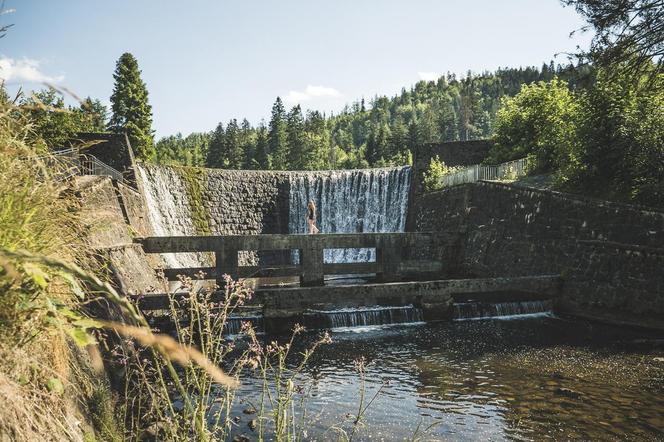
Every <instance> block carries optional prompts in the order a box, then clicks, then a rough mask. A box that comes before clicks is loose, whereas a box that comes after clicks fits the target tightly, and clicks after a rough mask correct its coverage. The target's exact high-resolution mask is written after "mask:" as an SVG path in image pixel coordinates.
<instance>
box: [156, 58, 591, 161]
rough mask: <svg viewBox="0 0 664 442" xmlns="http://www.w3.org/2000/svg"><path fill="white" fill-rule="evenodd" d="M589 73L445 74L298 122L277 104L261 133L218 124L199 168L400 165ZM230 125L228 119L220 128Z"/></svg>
mask: <svg viewBox="0 0 664 442" xmlns="http://www.w3.org/2000/svg"><path fill="white" fill-rule="evenodd" d="M592 74H593V71H592V69H591V68H590V67H587V66H584V67H580V68H575V67H573V66H566V67H562V66H560V65H559V66H557V67H556V66H554V65H553V63H550V64H544V65H543V66H542V67H541V68H540V69H538V68H535V67H527V68H519V69H501V70H498V71H496V72H494V73H488V72H487V73H483V74H481V75H473V74H471V73H470V72H469V73H468V74H467V76H465V77H464V78H460V79H457V77H456V76H454V75H451V74H450V75H447V76H445V77H441V78H440V79H439V80H438V81H435V82H434V81H431V82H426V81H420V82H418V83H417V84H415V86H413V87H412V88H411V89H410V90H406V89H403V90H402V91H401V93H400V94H398V95H396V96H394V97H386V96H376V97H374V98H373V99H372V100H371V102H370V103H369V106H367V103H366V102H365V100H364V99H362V100H360V101H359V102H355V103H353V104H352V105H351V106H347V107H345V108H344V109H343V110H342V111H341V112H340V113H339V114H337V115H330V116H327V117H326V116H325V115H323V114H321V113H320V112H315V111H313V112H312V111H309V112H307V114H306V115H305V117H304V118H303V116H302V110H301V108H300V106H299V105H298V106H295V107H294V108H292V109H291V110H290V111H289V112H286V109H285V108H284V105H283V102H282V101H281V99H280V98H277V99H276V101H275V103H274V105H273V107H272V115H271V118H270V122H269V124H268V127H265V124H262V123H261V124H259V126H258V127H252V126H251V125H250V124H249V122H247V121H246V120H244V121H243V123H242V125H241V128H240V131H239V134H240V135H239V136H238V137H237V138H238V141H231V142H230V144H228V143H226V135H227V131H228V129H224V127H223V126H222V125H221V124H220V125H218V126H217V128H216V129H215V130H214V131H213V132H211V133H210V134H209V137H210V149H209V151H208V154H207V159H206V165H207V166H208V167H235V165H234V164H236V161H235V160H233V159H232V158H231V157H234V156H236V155H235V154H231V153H230V152H233V151H235V150H236V149H239V151H242V153H243V161H242V165H241V167H243V168H245V169H290V170H295V169H304V170H309V169H329V168H334V169H337V168H360V167H368V166H391V165H404V164H407V163H408V162H409V161H410V160H409V158H412V155H413V154H415V153H416V152H417V151H418V149H419V148H420V146H422V145H423V144H425V143H431V142H440V141H455V140H468V139H476V138H486V137H488V136H490V135H491V134H492V133H493V126H494V119H495V116H496V113H497V111H498V108H499V107H500V104H501V100H502V98H503V97H506V96H507V97H509V96H514V95H515V94H517V93H518V92H519V90H520V89H521V86H522V85H524V84H531V83H533V82H536V81H549V80H551V79H552V78H554V76H556V75H557V76H559V77H561V78H564V79H566V80H567V81H568V82H569V85H570V87H571V88H581V87H587V86H589V85H590V84H592V81H593V75H592ZM234 121H235V123H233V122H234ZM236 124H237V122H236V120H231V122H229V123H228V125H227V126H226V127H227V128H228V127H232V126H234V125H236ZM231 132H232V134H233V135H232V137H230V138H233V139H235V138H236V137H235V135H234V132H235V131H234V129H233V130H231ZM160 143H161V142H160ZM160 143H158V144H160ZM238 146H239V147H238ZM189 149H192V146H191V145H189V144H187V143H180V144H179V145H178V147H177V150H179V153H178V154H173V155H170V156H169V158H172V159H174V161H176V162H180V163H183V164H189V163H186V161H187V160H186V158H188V156H187V154H186V151H187V150H189ZM229 155H230V157H229ZM231 164H233V166H231Z"/></svg>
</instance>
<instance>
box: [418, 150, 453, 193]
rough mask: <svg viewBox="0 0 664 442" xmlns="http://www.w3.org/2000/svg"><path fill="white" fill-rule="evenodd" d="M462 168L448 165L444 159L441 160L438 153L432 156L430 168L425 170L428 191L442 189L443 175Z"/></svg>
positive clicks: (425, 187)
mask: <svg viewBox="0 0 664 442" xmlns="http://www.w3.org/2000/svg"><path fill="white" fill-rule="evenodd" d="M461 169H462V168H461V167H456V166H455V167H448V166H447V165H446V164H445V163H444V162H443V161H441V160H440V157H439V156H438V155H436V156H435V157H434V158H431V161H430V162H429V168H428V169H427V170H426V171H425V172H424V180H423V183H424V189H425V190H426V191H427V192H431V191H434V190H440V189H442V188H443V183H442V179H443V177H444V176H445V175H449V174H452V173H456V172H458V171H460V170H461Z"/></svg>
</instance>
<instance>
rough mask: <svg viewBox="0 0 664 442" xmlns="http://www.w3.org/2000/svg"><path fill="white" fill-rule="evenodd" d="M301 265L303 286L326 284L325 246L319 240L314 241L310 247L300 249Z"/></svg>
mask: <svg viewBox="0 0 664 442" xmlns="http://www.w3.org/2000/svg"><path fill="white" fill-rule="evenodd" d="M300 265H301V266H302V275H301V276H300V285H301V286H303V287H304V286H314V285H321V286H322V285H324V273H323V248H322V246H321V245H320V243H318V241H312V243H311V245H310V246H309V247H307V248H304V249H300Z"/></svg>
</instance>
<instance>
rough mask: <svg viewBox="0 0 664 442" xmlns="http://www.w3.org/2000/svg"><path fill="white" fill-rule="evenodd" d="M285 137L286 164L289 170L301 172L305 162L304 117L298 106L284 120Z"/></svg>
mask: <svg viewBox="0 0 664 442" xmlns="http://www.w3.org/2000/svg"><path fill="white" fill-rule="evenodd" d="M286 136H287V142H288V148H289V149H288V155H289V158H288V163H289V166H290V169H293V170H301V169H303V168H304V164H305V163H306V162H307V158H306V155H307V153H308V152H305V134H304V117H303V116H302V109H301V108H300V105H299V104H298V105H296V106H294V107H293V109H291V111H290V112H289V113H288V117H287V119H286Z"/></svg>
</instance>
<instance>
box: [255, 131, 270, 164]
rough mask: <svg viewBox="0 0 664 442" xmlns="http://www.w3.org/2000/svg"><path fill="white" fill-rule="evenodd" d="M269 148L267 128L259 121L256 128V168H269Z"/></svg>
mask: <svg viewBox="0 0 664 442" xmlns="http://www.w3.org/2000/svg"><path fill="white" fill-rule="evenodd" d="M269 149H270V147H269V144H268V140H267V129H266V128H265V124H264V123H261V124H260V125H259V126H258V128H257V129H256V163H257V167H258V169H261V170H269V169H270V168H271V164H270V163H271V158H270V153H269Z"/></svg>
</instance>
